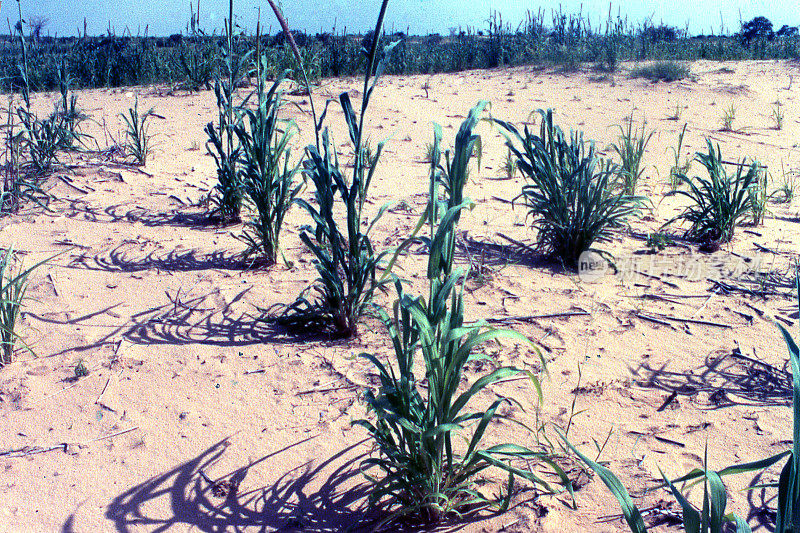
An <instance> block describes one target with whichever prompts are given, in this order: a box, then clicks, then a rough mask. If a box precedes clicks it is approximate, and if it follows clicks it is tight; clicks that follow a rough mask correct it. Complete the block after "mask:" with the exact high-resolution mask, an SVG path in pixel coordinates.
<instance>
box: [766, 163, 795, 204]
mask: <svg viewBox="0 0 800 533" xmlns="http://www.w3.org/2000/svg"><path fill="white" fill-rule="evenodd" d="M797 175H798V173H797V171H791V170H790V171H789V172H786V169H785V168H783V162H781V180H780V183H779V184H778V188H777V189H775V191H774V192H773V193H772V195H770V199H771V200H772V201H773V202H776V203H786V204H788V203H791V202H792V200H793V199H794V191H795V188H796V187H797Z"/></svg>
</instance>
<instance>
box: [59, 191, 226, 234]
mask: <svg viewBox="0 0 800 533" xmlns="http://www.w3.org/2000/svg"><path fill="white" fill-rule="evenodd" d="M66 201H67V202H68V206H67V207H66V209H65V210H64V215H65V216H66V217H67V218H83V219H84V220H87V221H89V222H129V223H131V224H133V223H139V224H142V225H144V226H146V227H151V228H155V227H164V226H167V227H178V228H192V229H198V230H203V229H209V230H216V229H219V228H223V227H227V226H230V225H234V224H237V223H238V222H234V221H232V222H227V223H225V222H223V221H222V220H221V219H220V218H219V217H217V216H215V215H212V214H209V213H208V211H207V210H206V209H200V210H182V209H173V210H171V211H163V212H151V211H149V210H147V209H145V208H143V207H138V206H134V207H130V206H129V205H124V204H117V205H110V206H108V207H105V208H102V209H101V208H95V207H92V206H90V205H89V204H88V203H87V202H86V201H84V200H82V199H74V200H66ZM194 207H195V206H193V205H192V206H190V208H194Z"/></svg>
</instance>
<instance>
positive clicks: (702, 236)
mask: <svg viewBox="0 0 800 533" xmlns="http://www.w3.org/2000/svg"><path fill="white" fill-rule="evenodd" d="M706 146H707V147H708V153H707V154H704V153H701V152H698V153H697V155H696V157H695V160H696V161H698V162H699V163H700V164H701V165H703V166H704V167H705V168H706V171H707V172H708V178H707V179H706V178H701V177H699V176H696V177H695V178H694V179H690V178H688V177H687V176H686V174H680V175H679V176H678V180H679V183H681V184H685V185H686V186H687V188H688V190H685V191H683V190H678V191H673V192H670V193H669V195H674V194H680V195H683V196H685V197H687V198H689V200H690V201H691V203H690V205H689V206H688V207H686V209H685V210H684V211H683V212H682V213H681V214H680V215H678V216H676V217H675V218H673V219H671V220H669V221H667V223H666V224H665V225H668V224H671V223H673V222H675V221H678V220H685V221H687V222H689V223H690V224H691V225H690V227H689V229H688V230H687V231H686V236H687V237H690V238H693V239H695V240H697V241H699V242H703V243H710V242H717V241H721V242H728V241H730V240H731V238H732V237H733V232H734V229H735V228H736V225H737V224H738V223H739V222H740V221H741V220H742V218H744V217H746V216H747V214H748V212H751V213H752V208H753V206H752V201H753V199H752V193H751V192H750V189H751V186H754V185H756V180H757V179H758V174H759V172H758V164H757V163H755V162H754V163H753V164H751V165H750V166H749V167H747V165H745V163H744V160H742V162H741V163H740V164H738V165H737V170H736V173H735V174H733V175H728V172H727V171H726V170H725V166H724V164H723V159H722V153H721V152H720V148H719V146H717V147H716V149H715V148H714V145H713V144H712V143H711V141H710V140H708V139H706ZM745 168H747V172H745Z"/></svg>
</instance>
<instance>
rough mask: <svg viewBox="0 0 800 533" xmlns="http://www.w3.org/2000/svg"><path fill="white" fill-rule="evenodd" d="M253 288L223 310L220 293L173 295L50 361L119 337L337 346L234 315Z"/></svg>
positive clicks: (184, 342) (172, 341)
mask: <svg viewBox="0 0 800 533" xmlns="http://www.w3.org/2000/svg"><path fill="white" fill-rule="evenodd" d="M249 290H250V289H249V288H247V289H244V290H242V291H241V292H239V293H238V294H237V295H236V296H235V297H234V298H232V299H231V301H230V302H227V303H226V304H225V305H224V306H222V307H219V305H218V303H217V302H215V297H216V296H217V293H216V292H211V293H209V294H205V295H200V296H191V295H188V296H187V295H183V296H181V295H180V294H176V295H169V294H168V297H169V299H170V302H169V303H167V304H165V305H162V306H159V307H155V308H151V309H148V310H146V311H143V312H140V313H137V314H135V315H133V316H131V317H130V319H127V320H126V321H124V322H123V323H121V324H119V325H118V326H114V327H113V328H111V330H110V331H108V332H106V333H105V334H104V335H103V336H102V337H100V338H99V339H97V340H95V341H94V342H92V343H90V344H86V345H81V346H71V347H68V348H66V349H64V350H62V351H61V352H57V353H54V354H51V355H50V356H49V357H52V356H56V355H62V354H64V353H68V352H84V351H87V350H97V349H99V348H101V347H103V346H105V345H109V346H112V347H113V346H116V345H117V344H118V343H119V342H120V338H122V339H125V340H126V341H128V342H130V343H132V344H141V345H173V346H182V345H189V344H201V345H210V346H220V347H228V348H229V347H234V346H236V347H239V346H250V345H253V344H296V343H304V342H309V341H327V342H336V340H337V339H335V338H333V337H331V335H329V334H326V333H323V332H320V333H318V334H315V333H313V332H309V333H306V334H297V333H294V332H289V331H287V330H285V329H284V328H283V327H281V326H280V325H278V324H275V323H274V322H273V321H271V320H269V319H268V318H265V317H264V316H254V315H251V314H249V313H244V312H236V313H235V312H234V311H233V310H232V309H231V306H232V305H234V304H235V303H237V302H239V301H240V300H241V299H242V298H244V296H245V295H246V294H247V292H248V291H249ZM115 307H117V306H109V307H106V308H104V309H101V310H98V311H96V312H92V313H88V314H86V315H84V316H82V317H79V318H75V319H68V320H61V319H54V318H51V317H47V316H44V315H39V314H36V313H29V315H30V316H31V317H32V318H35V319H36V320H39V321H41V322H46V323H50V324H71V325H81V324H83V323H85V321H86V320H90V319H92V318H95V317H97V316H99V315H103V314H106V313H108V312H109V311H111V310H112V309H114V308H115Z"/></svg>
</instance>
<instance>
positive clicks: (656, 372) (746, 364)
mask: <svg viewBox="0 0 800 533" xmlns="http://www.w3.org/2000/svg"><path fill="white" fill-rule="evenodd" d="M666 368H667V365H666V364H664V365H663V366H661V367H660V368H653V367H651V366H650V365H649V363H642V364H640V365H639V367H638V368H630V371H631V374H632V375H633V376H634V379H636V380H637V381H638V382H639V384H640V385H641V386H643V387H647V388H653V389H660V390H662V391H665V392H668V393H670V397H672V395H673V394H674V395H675V396H684V397H689V398H692V397H694V396H695V395H697V394H698V393H706V394H707V395H708V406H707V408H710V409H720V408H723V407H730V406H732V405H758V406H788V405H790V404H791V402H792V374H791V373H790V372H788V371H787V370H786V369H782V368H776V367H774V366H772V365H769V364H767V363H764V362H762V361H758V360H755V359H752V358H750V357H747V356H744V355H742V354H741V352H740V351H739V349H738V348H737V349H735V350H733V351H732V352H725V353H722V354H720V353H719V352H715V353H712V354H710V355H709V356H708V357H706V361H705V365H704V366H703V367H701V368H698V369H696V370H694V371H689V372H683V371H669V370H667V369H666ZM670 401H671V400H670Z"/></svg>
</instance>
